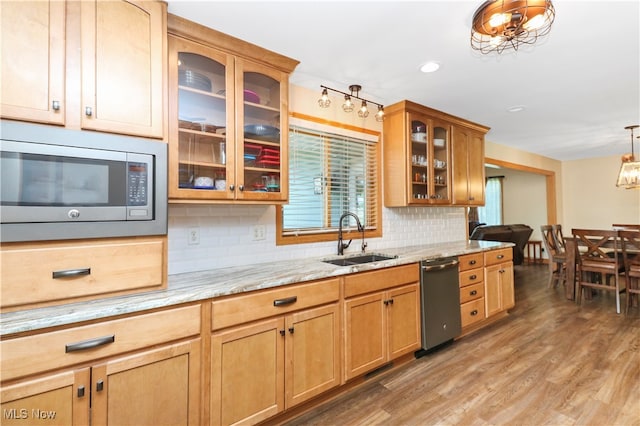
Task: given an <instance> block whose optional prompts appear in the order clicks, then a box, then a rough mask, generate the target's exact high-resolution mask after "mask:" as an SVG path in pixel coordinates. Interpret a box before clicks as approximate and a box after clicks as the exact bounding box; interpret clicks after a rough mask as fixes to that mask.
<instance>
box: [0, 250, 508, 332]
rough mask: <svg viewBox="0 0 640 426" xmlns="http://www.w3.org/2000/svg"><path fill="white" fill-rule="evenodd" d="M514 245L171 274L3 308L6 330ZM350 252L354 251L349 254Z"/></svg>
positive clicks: (1, 327) (0, 319)
mask: <svg viewBox="0 0 640 426" xmlns="http://www.w3.org/2000/svg"><path fill="white" fill-rule="evenodd" d="M511 246H513V244H512V243H501V242H493V241H457V242H450V243H440V244H429V245H421V246H412V247H403V248H397V249H384V250H379V251H375V250H373V251H370V252H368V254H373V253H375V254H384V255H387V256H395V258H393V259H390V260H384V261H380V262H373V263H366V264H361V265H354V266H335V265H332V264H329V263H325V262H323V260H329V259H336V258H339V256H324V257H317V258H310V259H296V260H283V261H277V262H270V263H261V264H252V265H246V266H235V267H229V268H221V269H214V270H208V271H200V272H189V273H184V274H176V275H169V277H168V283H167V288H166V289H165V290H156V291H149V292H145V293H137V294H132V295H126V296H116V297H107V298H103V299H98V300H92V301H85V302H77V303H69V304H65V305H59V306H51V307H45V308H37V309H29V310H24V311H16V312H7V313H3V314H0V336H9V335H12V334H16V333H24V332H30V331H35V330H39V329H44V328H49V327H57V326H63V325H68V324H73V323H81V322H85V321H92V320H97V319H102V318H107V317H111V316H116V315H123V314H132V313H136V312H141V311H145V310H148V309H157V308H163V307H169V306H173V305H179V304H182V303H188V302H198V301H202V300H206V299H211V298H214V297H220V296H226V295H230V294H237V293H243V292H247V291H252V290H259V289H266V288H272V287H278V286H282V285H287V284H295V283H301V282H306V281H313V280H319V279H323V278H330V277H336V276H340V275H347V274H352V273H356V272H362V271H368V270H374V269H380V268H387V267H390V266H398V265H405V264H409V263H416V262H420V261H421V260H425V259H430V258H436V257H446V256H458V255H463V254H468V253H476V252H480V251H486V250H492V249H496V248H501V247H511ZM354 254H356V253H354ZM349 256H351V254H347V255H345V256H344V257H349Z"/></svg>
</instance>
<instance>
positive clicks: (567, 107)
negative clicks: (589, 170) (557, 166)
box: [168, 0, 640, 160]
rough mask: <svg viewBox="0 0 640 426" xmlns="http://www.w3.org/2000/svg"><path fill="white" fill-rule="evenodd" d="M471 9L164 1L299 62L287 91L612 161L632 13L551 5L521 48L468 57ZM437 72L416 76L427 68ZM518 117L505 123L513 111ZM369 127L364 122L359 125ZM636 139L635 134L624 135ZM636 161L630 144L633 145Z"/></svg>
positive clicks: (634, 70) (629, 63)
mask: <svg viewBox="0 0 640 426" xmlns="http://www.w3.org/2000/svg"><path fill="white" fill-rule="evenodd" d="M482 3H483V0H474V1H452V0H449V1H435V0H432V1H317V0H316V1H302V0H300V1H279V2H277V1H253V2H248V1H237V0H236V1H190V0H169V1H168V10H169V13H173V14H175V15H179V16H182V17H184V18H187V19H189V20H192V21H195V22H198V23H200V24H203V25H205V26H208V27H210V28H214V29H216V30H218V31H221V32H223V33H226V34H229V35H232V36H234V37H237V38H240V39H242V40H245V41H248V42H251V43H253V44H256V45H258V46H261V47H264V48H267V49H269V50H272V51H274V52H277V53H280V54H283V55H285V56H289V57H291V58H294V59H297V60H299V61H300V65H298V67H297V68H296V70H295V71H294V73H293V74H292V76H291V79H290V82H291V83H292V84H295V85H298V86H303V87H307V88H311V89H317V90H318V96H319V95H320V90H321V89H320V84H324V85H326V86H329V87H332V88H335V89H338V90H341V91H344V92H348V86H349V85H350V84H361V85H362V87H363V88H362V91H361V92H360V96H361V97H363V98H366V99H369V100H371V101H374V102H378V103H382V104H387V105H389V104H392V103H395V102H397V101H400V100H403V99H408V100H411V101H414V102H417V103H420V104H423V105H427V106H429V107H432V108H435V109H438V110H441V111H445V112H448V113H451V114H453V115H457V116H460V117H463V118H466V119H468V120H471V121H474V122H477V123H480V124H484V125H487V126H489V127H491V130H490V132H489V134H488V135H487V140H489V141H491V142H494V143H497V144H501V145H507V146H512V147H514V148H518V149H521V150H524V151H528V152H532V153H536V154H540V155H544V156H547V157H550V158H554V159H557V160H573V159H580V158H593V157H603V156H610V155H622V154H624V153H627V152H629V151H630V150H631V142H630V140H631V139H630V134H629V131H628V130H625V129H624V127H625V126H628V125H631V124H640V30H639V25H638V24H639V21H640V19H639V18H640V2H639V1H638V0H627V1H575V0H574V1H572V0H556V1H555V2H554V6H555V9H556V19H555V22H554V24H553V27H552V28H551V32H550V33H549V34H548V35H547V36H546V37H544V38H543V39H541V40H539V41H538V43H537V44H535V45H534V46H532V47H526V48H520V50H518V51H517V52H513V51H511V52H509V53H506V52H505V53H503V54H502V55H497V54H489V55H482V54H480V53H479V52H477V51H475V50H472V49H471V47H470V42H469V39H470V26H471V19H472V17H473V14H474V12H475V10H476V9H477V7H478V6H479V5H480V4H482ZM430 60H434V61H438V62H440V64H441V67H440V70H439V71H438V72H436V73H433V74H423V73H421V72H419V70H418V68H419V66H420V65H422V64H423V63H424V62H426V61H430ZM517 105H522V106H524V107H525V110H524V111H522V112H518V113H510V112H507V109H508V108H510V107H513V106H517ZM369 119H373V117H372V116H370V118H369ZM635 135H640V129H638V130H637V131H636V132H635ZM634 147H635V150H636V153H637V154H640V152H639V151H640V140H638V139H635V140H634Z"/></svg>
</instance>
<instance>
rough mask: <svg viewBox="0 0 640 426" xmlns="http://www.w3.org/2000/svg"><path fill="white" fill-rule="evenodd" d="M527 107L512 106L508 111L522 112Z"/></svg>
mask: <svg viewBox="0 0 640 426" xmlns="http://www.w3.org/2000/svg"><path fill="white" fill-rule="evenodd" d="M524 109H525V106H524V105H515V106H512V107H510V108H507V111H509V112H520V111H524Z"/></svg>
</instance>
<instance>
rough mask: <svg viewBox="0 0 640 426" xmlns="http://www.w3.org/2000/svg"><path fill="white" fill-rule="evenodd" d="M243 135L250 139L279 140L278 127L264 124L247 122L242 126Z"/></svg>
mask: <svg viewBox="0 0 640 426" xmlns="http://www.w3.org/2000/svg"><path fill="white" fill-rule="evenodd" d="M244 135H245V136H246V137H248V138H250V139H259V140H263V141H270V142H279V141H280V129H278V128H277V127H273V126H267V125H265V124H249V125H247V126H244Z"/></svg>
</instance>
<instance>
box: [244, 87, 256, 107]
mask: <svg viewBox="0 0 640 426" xmlns="http://www.w3.org/2000/svg"><path fill="white" fill-rule="evenodd" d="M244 100H245V101H246V102H253V103H254V104H259V103H260V96H258V94H257V93H256V92H253V91H251V90H247V89H245V90H244Z"/></svg>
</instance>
